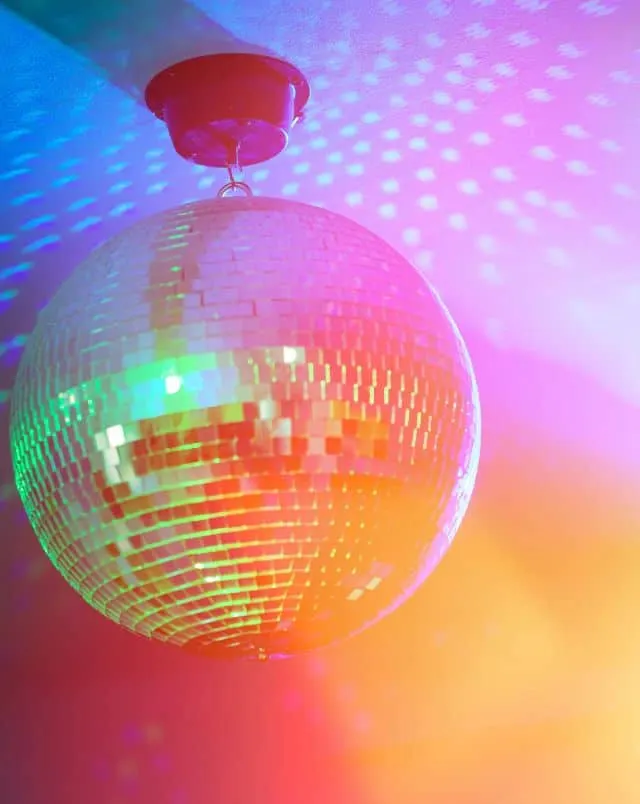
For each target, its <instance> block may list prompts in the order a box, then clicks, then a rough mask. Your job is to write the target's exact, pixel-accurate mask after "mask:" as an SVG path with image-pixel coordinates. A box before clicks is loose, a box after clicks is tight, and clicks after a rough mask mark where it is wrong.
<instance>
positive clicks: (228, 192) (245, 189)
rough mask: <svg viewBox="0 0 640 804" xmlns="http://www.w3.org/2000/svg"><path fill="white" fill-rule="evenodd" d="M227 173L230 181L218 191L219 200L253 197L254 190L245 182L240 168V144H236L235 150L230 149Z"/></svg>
mask: <svg viewBox="0 0 640 804" xmlns="http://www.w3.org/2000/svg"><path fill="white" fill-rule="evenodd" d="M227 173H228V174H229V181H228V182H227V183H226V184H223V186H222V187H221V188H220V189H219V190H218V198H231V197H233V196H237V195H245V196H247V197H249V196H252V195H253V190H252V189H251V187H249V185H248V184H247V183H246V181H244V180H243V179H244V172H243V170H242V167H241V166H240V143H235V144H234V146H233V148H232V149H230V153H229V162H228V163H227Z"/></svg>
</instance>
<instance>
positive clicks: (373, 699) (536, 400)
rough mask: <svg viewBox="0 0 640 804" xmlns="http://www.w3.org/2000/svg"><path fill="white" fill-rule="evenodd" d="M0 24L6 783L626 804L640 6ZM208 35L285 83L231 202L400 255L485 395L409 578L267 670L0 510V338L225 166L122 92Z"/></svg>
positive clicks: (222, 14)
mask: <svg viewBox="0 0 640 804" xmlns="http://www.w3.org/2000/svg"><path fill="white" fill-rule="evenodd" d="M80 5H81V8H80V7H79V6H80ZM0 31H1V32H2V36H3V40H4V41H5V42H10V43H11V45H12V47H11V48H9V49H6V48H5V49H4V51H3V60H4V69H3V71H2V73H0V109H2V116H1V117H0V417H1V418H2V422H1V423H0V424H1V425H2V434H1V436H0V450H1V453H0V470H1V474H0V524H1V533H2V535H3V537H4V538H3V539H2V540H1V541H0V551H1V553H0V572H1V573H2V575H1V578H0V580H1V583H0V605H1V606H2V609H1V611H2V612H3V613H4V616H3V617H2V618H0V635H1V638H0V660H1V662H2V664H1V667H2V670H3V673H5V675H6V679H7V681H8V683H10V684H11V689H12V695H11V701H10V704H9V706H8V708H7V725H6V727H5V730H4V734H3V736H4V737H5V738H7V737H8V738H9V739H4V740H3V749H4V750H5V752H6V756H5V760H6V761H5V762H0V766H2V767H3V768H4V771H3V772H4V773H5V775H6V779H3V780H2V782H3V785H4V789H5V790H9V791H11V794H10V795H9V797H8V798H7V799H6V800H7V801H9V802H11V804H13V802H16V804H22V802H25V804H32V802H33V803H35V804H38V803H39V802H47V804H57V802H71V804H75V802H79V803H80V802H86V801H93V802H96V804H101V802H103V801H104V802H116V801H118V802H120V801H136V802H142V804H146V802H151V801H153V802H160V804H163V803H164V802H167V803H169V802H171V804H181V802H185V804H186V803H187V802H188V804H200V803H201V802H202V803H203V804H208V803H209V802H211V801H216V802H217V801H225V802H228V801H230V802H234V804H245V802H247V803H248V802H257V801H259V802H267V804H269V803H270V802H272V801H273V802H275V801H281V802H286V804H289V802H291V803H292V804H294V803H296V802H302V801H316V800H317V801H321V800H336V801H338V800H340V801H346V800H349V801H354V802H362V804H371V803H372V802H375V804H387V802H389V803H390V804H391V803H392V802H393V804H405V803H408V802H414V801H415V802H416V803H417V802H420V803H421V804H422V802H424V801H425V800H426V798H427V797H428V796H432V799H430V800H437V801H438V802H446V803H447V804H448V803H449V802H451V804H467V802H469V804H471V802H474V804H477V803H478V802H482V803H484V802H485V801H487V802H488V801H490V800H491V801H495V800H500V801H505V802H508V804H520V802H522V804H528V802H534V801H540V800H541V799H544V800H545V801H549V802H554V801H560V800H563V801H564V800H571V801H573V802H577V804H583V803H584V804H591V803H592V802H593V804H599V802H603V801H605V800H608V799H609V797H610V796H611V795H612V794H613V793H615V795H616V798H617V800H618V801H629V802H635V801H637V800H638V799H639V797H640V783H638V781H637V778H636V772H635V768H636V767H637V761H638V757H637V751H638V748H639V746H640V742H638V737H637V733H638V728H639V727H640V701H639V700H638V695H637V692H636V690H637V675H638V669H639V667H640V649H639V648H638V647H637V639H635V634H636V630H637V621H638V618H639V617H640V614H639V613H638V612H640V586H639V585H638V584H637V578H638V574H639V572H640V569H639V568H640V548H639V547H638V533H639V528H640V359H639V357H638V355H639V354H640V352H639V351H638V348H637V343H638V336H639V334H640V323H639V322H640V259H639V256H638V255H639V254H640V225H639V221H640V203H639V199H640V144H639V143H640V92H639V84H640V6H638V4H637V3H636V2H635V0H617V1H616V0H607V1H606V2H605V1H604V0H602V2H600V0H585V1H584V2H579V1H578V0H555V1H554V0H450V2H446V0H422V2H417V0H404V2H403V0H373V1H371V0H370V1H368V2H364V1H363V0H340V2H338V0H333V1H332V0H326V2H323V3H321V2H317V3H309V4H307V5H305V4H302V7H300V4H299V3H298V2H295V1H294V0H242V2H214V1H213V0H209V1H208V2H205V0H200V2H186V0H153V2H152V1H151V0H128V1H127V0H114V2H111V3H108V4H105V3H100V2H96V0H86V2H84V3H83V4H77V3H75V2H73V0H52V1H51V2H48V3H44V2H41V1H40V0H22V1H21V0H12V1H11V2H4V3H2V4H0ZM222 51H251V52H259V53H270V54H274V55H278V56H281V57H283V58H286V59H288V60H290V61H293V62H294V63H295V64H297V65H298V66H299V67H300V68H301V69H302V70H303V71H304V72H305V74H306V76H307V77H308V79H309V81H310V84H311V90H312V99H311V102H310V104H309V107H308V113H307V115H306V118H305V121H304V123H303V124H301V125H300V126H298V127H296V128H295V130H294V133H293V137H292V142H291V144H290V146H289V148H288V149H287V151H286V152H285V153H284V154H282V155H281V156H280V157H279V158H278V159H276V160H275V161H273V162H271V163H268V164H265V165H262V166H258V167H255V168H251V169H249V170H247V180H248V181H249V182H250V184H251V185H252V187H253V189H254V192H255V193H256V194H262V195H274V196H284V197H288V198H291V199H292V200H300V201H304V202H307V203H312V204H317V205H321V206H325V207H327V208H330V209H332V210H335V211H336V212H339V213H342V214H345V215H348V216H350V217H352V218H353V219H355V220H357V221H358V222H360V223H362V224H363V225H365V226H367V227H368V228H370V229H372V230H373V231H375V232H377V233H378V234H379V235H381V236H382V237H384V238H385V239H386V240H388V241H389V242H390V243H391V244H392V245H393V246H394V247H395V248H397V249H398V250H399V251H400V252H402V253H403V254H404V255H405V256H406V257H407V258H409V259H410V260H411V261H412V262H413V263H414V264H415V265H416V266H417V268H418V269H419V270H420V271H422V272H423V273H424V274H425V276H427V277H428V278H429V280H430V281H432V282H433V283H434V284H435V285H436V286H437V288H438V290H439V291H440V292H441V294H442V296H443V297H444V299H445V301H446V302H447V304H448V305H449V307H450V309H451V310H452V312H453V314H454V316H455V317H456V319H457V321H458V323H459V325H460V327H461V330H462V332H463V334H464V336H465V338H466V340H467V342H468V345H469V348H470V351H471V354H472V357H473V359H474V362H475V365H476V369H477V374H478V380H479V385H480V392H481V398H482V404H483V418H484V433H483V439H484V443H483V448H484V452H483V457H482V462H481V470H480V478H479V483H478V488H477V493H476V496H475V499H474V502H473V504H472V506H471V510H470V512H469V514H468V516H467V520H466V522H465V524H464V526H463V528H462V529H461V532H460V534H459V536H458V539H457V542H456V545H455V546H454V549H453V550H452V551H451V553H450V555H449V556H448V557H447V558H446V560H445V561H444V562H443V564H442V566H441V567H440V568H439V569H438V571H437V572H436V573H435V574H434V576H433V577H432V578H431V579H430V580H429V582H428V583H427V584H426V585H425V586H424V587H423V589H421V590H420V592H419V593H418V594H417V595H416V596H415V597H414V598H413V599H412V600H410V601H409V602H408V603H407V604H406V605H405V606H404V607H403V608H402V609H401V610H400V611H398V612H397V613H396V614H394V615H393V616H392V617H390V618H389V619H388V620H387V621H385V622H383V623H382V624H380V625H379V626H377V627H376V628H374V629H372V630H371V631H369V632H367V633H365V634H364V635H362V636H361V637H358V638H357V639H354V640H353V641H352V642H350V643H347V644H345V645H343V646H340V647H339V648H334V649H331V650H328V651H325V652H323V653H321V654H318V655H316V656H312V657H309V658H305V659H300V660H294V661H290V662H286V663H278V664H274V665H269V666H266V667H265V666H264V665H261V666H259V667H254V666H246V665H233V664H232V665H227V664H221V663H212V662H210V661H209V662H207V661H205V660H196V659H194V658H193V657H186V656H183V655H182V654H181V653H179V652H178V651H174V650H172V649H169V648H165V647H161V646H157V645H152V644H147V643H146V642H144V641H143V640H140V639H138V638H135V637H133V636H131V635H129V634H127V633H125V632H123V631H121V630H119V629H118V628H116V627H115V626H114V625H112V624H111V623H108V622H106V621H103V620H102V618H100V617H99V616H98V615H97V614H95V613H94V612H92V611H91V610H89V609H88V608H87V607H86V606H85V604H84V603H83V602H82V601H81V600H80V599H79V598H78V597H77V596H76V595H75V593H74V592H73V591H71V590H70V589H69V588H67V586H66V585H65V583H64V582H63V581H62V580H61V579H60V578H59V577H58V575H57V574H56V572H55V571H54V570H53V569H52V567H50V566H49V564H48V561H47V559H46V558H45V556H44V555H43V554H42V552H41V550H40V547H39V546H38V544H37V541H36V539H35V537H34V536H33V534H32V532H31V531H30V529H29V527H28V525H27V523H26V520H25V517H24V515H23V513H22V512H21V509H20V506H19V504H18V502H17V500H16V497H15V493H14V490H13V485H12V472H11V466H10V458H9V451H8V439H7V433H6V431H7V421H8V408H9V401H10V393H11V386H12V382H13V377H14V375H15V369H16V366H17V362H18V361H19V358H20V353H21V350H22V347H23V345H24V342H25V340H26V338H27V337H28V335H29V332H30V330H31V328H32V326H33V324H34V321H35V316H36V314H37V311H38V310H39V309H40V308H41V307H42V306H43V305H44V304H45V303H46V302H47V300H48V299H49V298H50V296H51V294H52V293H53V291H54V290H55V289H56V287H57V286H58V285H59V284H60V283H61V282H62V280H63V279H64V278H65V277H66V276H68V275H69V273H70V272H71V271H72V270H73V268H74V266H75V265H77V264H78V263H79V262H80V261H81V260H82V259H83V258H84V257H85V256H86V255H87V254H88V253H89V252H90V251H91V250H92V249H93V248H94V247H95V246H96V245H97V244H98V243H100V242H102V241H103V240H105V239H107V238H109V237H110V236H112V235H114V234H115V233H117V232H119V231H121V230H122V229H123V228H124V227H126V226H129V225H131V224H132V223H134V222H136V221H138V220H140V219H142V218H143V217H144V216H147V215H149V214H151V213H153V212H156V211H159V210H162V209H166V208H169V207H171V206H174V205H178V204H181V203H183V202H185V201H187V200H191V199H200V198H208V197H212V196H213V195H214V194H215V192H216V191H217V188H218V187H219V186H220V185H222V183H223V182H224V175H223V173H222V172H217V171H212V170H209V169H205V168H199V167H196V166H193V165H190V164H188V163H187V162H184V161H182V160H181V159H180V158H179V157H178V156H176V155H175V154H174V152H173V150H172V148H171V145H170V142H169V140H168V137H167V134H166V131H165V129H164V126H163V124H162V123H160V122H159V121H157V120H155V118H153V116H152V115H151V114H150V113H149V112H148V111H147V110H146V109H145V107H144V105H143V104H142V102H141V97H142V94H143V91H144V87H145V86H146V83H147V81H148V80H149V79H150V78H151V76H152V75H153V74H154V73H155V72H157V71H158V70H160V69H162V68H163V67H166V66H168V65H169V64H171V63H173V62H174V61H176V60H179V59H181V58H186V57H188V56H194V55H201V54H203V53H207V52H222ZM461 769H463V770H461ZM314 796H315V797H314Z"/></svg>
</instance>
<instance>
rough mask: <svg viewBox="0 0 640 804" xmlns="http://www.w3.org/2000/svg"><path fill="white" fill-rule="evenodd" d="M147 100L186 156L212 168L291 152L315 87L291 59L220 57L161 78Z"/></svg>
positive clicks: (181, 65)
mask: <svg viewBox="0 0 640 804" xmlns="http://www.w3.org/2000/svg"><path fill="white" fill-rule="evenodd" d="M145 100H146V103H147V106H148V107H149V109H151V111H152V112H153V114H155V116H156V117H158V118H160V119H161V120H164V122H165V123H166V124H167V128H168V130H169V134H170V136H171V140H172V142H173V146H174V148H175V149H176V151H177V152H178V154H180V156H182V157H184V158H185V159H188V160H189V161H191V162H195V163H196V164H199V165H207V166H209V167H229V166H230V165H242V166H245V167H246V166H248V165H255V164H258V163H260V162H266V161H267V160H269V159H272V158H273V157H274V156H277V155H278V154H279V153H281V151H283V150H284V149H285V148H286V146H287V143H288V141H289V134H290V132H291V129H292V128H293V126H294V125H295V123H296V122H298V121H299V120H300V119H301V117H302V111H303V109H304V107H305V105H306V103H307V101H308V100H309V84H308V83H307V81H306V79H305V77H304V76H303V75H302V73H301V72H300V71H299V70H298V69H297V68H296V67H294V66H293V65H291V64H289V63H288V62H286V61H282V60H280V59H276V58H273V57H271V56H260V55H256V54H249V53H221V54H217V55H211V56H198V57H197V58H193V59H187V60H186V61H181V62H178V63H177V64H174V65H172V66H171V67H168V68H167V69H165V70H163V71H162V72H161V73H158V75H156V76H155V77H154V78H152V79H151V81H150V82H149V84H148V85H147V89H146V92H145Z"/></svg>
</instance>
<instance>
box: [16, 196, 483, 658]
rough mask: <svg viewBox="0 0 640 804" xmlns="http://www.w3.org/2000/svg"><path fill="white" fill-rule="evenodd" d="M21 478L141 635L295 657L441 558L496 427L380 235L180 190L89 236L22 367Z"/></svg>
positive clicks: (433, 313) (95, 587)
mask: <svg viewBox="0 0 640 804" xmlns="http://www.w3.org/2000/svg"><path fill="white" fill-rule="evenodd" d="M12 405H13V407H12V419H11V442H12V450H13V460H14V467H15V473H16V478H17V486H18V491H19V493H20V496H21V498H22V500H23V502H24V505H25V507H26V510H27V513H28V515H29V518H30V520H31V523H32V525H33V528H34V530H35V532H36V534H37V536H38V538H39V539H40V541H41V543H42V546H43V548H44V549H45V551H46V552H47V554H48V555H49V557H50V559H51V561H52V562H53V563H54V564H55V566H56V567H57V568H58V569H59V571H60V572H61V573H62V575H63V576H64V577H65V578H66V579H67V581H68V582H69V583H70V584H71V585H72V586H73V587H74V588H75V589H77V590H78V592H80V594H81V595H82V596H83V597H84V598H85V600H86V601H87V602H88V603H90V604H91V605H92V606H94V607H95V608H96V609H98V610H99V611H101V612H102V613H103V614H105V615H106V616H107V617H110V618H111V619H113V620H115V621H116V622H118V623H120V624H121V625H123V626H124V627H126V628H128V629H130V630H132V631H135V632H137V633H139V634H143V635H146V636H148V637H153V638H154V639H158V640H161V641H164V642H169V643H173V644H176V645H180V646H183V647H185V648H189V649H193V650H196V651H199V652H203V653H207V654H212V655H234V654H235V655H242V656H247V657H254V658H266V657H272V656H287V655H291V654H294V653H297V652H300V651H305V650H309V649H313V648H316V647H320V646H323V645H326V644H329V643H331V642H333V641H335V640H338V639H341V638H344V637H346V636H348V635H350V634H353V633H355V632H357V631H359V630H361V629H362V628H363V627H365V626H366V625H368V624H370V623H372V622H374V621H375V620H377V619H378V618H380V617H381V616H382V615H384V614H385V613H386V612H389V611H390V610H391V609H393V608H394V607H395V606H397V605H398V603H399V602H401V601H402V600H403V599H404V598H406V597H407V596H408V595H409V594H411V593H412V592H413V591H414V590H415V589H416V588H417V586H418V585H419V584H420V583H421V582H422V581H423V580H424V579H425V578H426V576H427V575H428V574H429V572H430V571H431V570H432V569H433V568H434V567H435V565H436V564H437V563H438V561H439V559H440V557H441V556H442V554H443V553H444V551H445V550H446V548H447V547H448V545H449V544H450V542H451V540H452V538H453V536H454V534H455V532H456V529H457V528H458V525H459V523H460V521H461V518H462V516H463V514H464V512H465V510H466V508H467V505H468V502H469V498H470V495H471V491H472V488H473V484H474V480H475V475H476V470H477V463H478V455H479V444H480V426H479V421H480V414H479V406H478V398H477V390H476V385H475V381H474V377H473V372H472V368H471V364H470V361H469V358H468V355H467V351H466V349H465V346H464V344H463V341H462V339H461V337H460V334H459V332H458V330H457V329H456V327H455V325H454V323H453V322H452V320H451V318H450V316H449V314H448V313H447V311H446V310H445V308H444V307H443V305H442V303H441V302H440V301H439V299H438V297H437V296H436V295H435V294H434V292H433V291H432V290H431V289H430V288H429V286H428V285H427V284H426V283H425V281H424V279H423V278H421V276H420V275H419V274H418V273H417V271H416V270H415V269H414V268H413V267H412V266H411V265H410V264H409V263H408V262H407V261H406V260H405V259H404V258H403V257H401V256H400V255H399V254H398V253H397V252H396V251H394V250H393V249H392V248H391V247H390V246H389V245H387V244H386V243H385V242H383V241H382V240H380V239H379V238H378V237H377V236H376V235H374V234H372V233H371V232H369V231H367V230H366V229H363V228H362V227H361V226H359V225H357V224H355V223H354V222H352V221H350V220H347V219H345V218H343V217H341V216H339V215H335V214H333V213H330V212H326V211H323V210H320V209H316V208H315V207H311V206H307V205H304V204H298V203H293V202H290V201H284V200H276V199H265V198H227V199H216V200H212V201H204V202H199V203H193V204H189V205H186V206H184V207H180V208H178V209H173V210H170V211H168V212H164V213H162V214H160V215H156V216H155V217H152V218H150V219H147V220H144V221H142V222H141V223H139V224H137V225H135V226H133V227H131V228H130V229H128V230H126V231H124V232H123V233H122V234H120V235H119V236H117V237H115V238H114V239H113V240H111V241H109V242H108V243H106V244H105V245H103V246H102V247H100V248H99V249H98V250H97V251H95V252H94V253H93V254H92V255H91V256H90V257H89V258H88V259H87V260H86V262H84V264H82V265H81V266H80V268H79V269H78V270H77V271H76V272H75V273H74V274H73V275H72V276H71V278H70V279H68V280H67V281H66V282H65V283H64V284H63V286H62V288H61V289H60V290H59V292H58V293H57V294H56V296H55V297H54V299H53V301H52V302H51V304H50V305H49V306H48V307H47V309H46V310H45V311H44V312H43V314H42V315H41V317H40V319H39V321H38V324H37V327H36V329H35V332H34V334H33V336H32V337H31V339H30V341H29V343H28V345H27V348H26V351H25V354H24V356H23V360H22V363H21V365H20V368H19V372H18V377H17V382H16V386H15V389H14V394H13V400H12Z"/></svg>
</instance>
